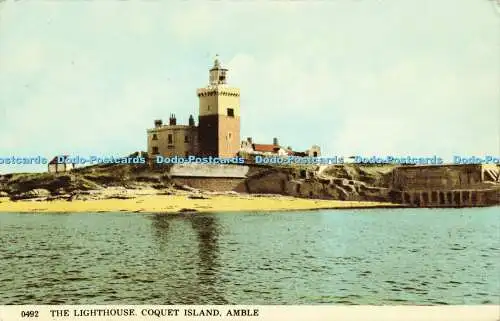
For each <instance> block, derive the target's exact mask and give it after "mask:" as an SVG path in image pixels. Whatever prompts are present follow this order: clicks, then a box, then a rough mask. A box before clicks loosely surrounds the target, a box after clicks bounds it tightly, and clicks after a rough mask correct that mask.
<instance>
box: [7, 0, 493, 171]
mask: <svg viewBox="0 0 500 321" xmlns="http://www.w3.org/2000/svg"><path fill="white" fill-rule="evenodd" d="M499 33H500V11H496V10H495V8H494V5H493V3H492V2H490V1H487V0H484V1H481V0H440V1H435V0H419V1H413V0H411V1H410V0H398V1H394V0H392V1H378V0H365V1H354V0H339V1H319V0H318V1H244V0H239V1H238V0H233V1H224V0H221V1H199V2H196V1H164V2H160V1H141V2H139V1H135V2H132V1H130V2H122V1H89V2H87V1H7V2H1V3H0V157H8V156H11V155H20V156H32V155H42V156H45V157H47V158H49V157H51V156H53V155H56V154H61V153H67V154H73V155H75V154H80V155H89V154H98V155H124V154H128V153H130V152H133V151H137V150H146V128H149V127H152V125H153V121H154V119H157V118H162V119H163V120H167V119H168V116H169V114H170V113H175V114H176V115H177V118H178V122H187V119H188V116H189V114H194V115H195V116H197V114H198V113H197V109H198V101H197V99H198V98H197V96H196V88H198V87H203V86H205V85H206V84H207V83H208V69H209V67H210V66H211V64H212V62H213V57H214V55H215V54H216V53H218V54H219V55H220V57H221V60H222V62H223V63H224V65H225V66H227V67H228V68H229V83H230V84H231V85H234V86H237V87H239V88H241V122H242V124H241V126H242V132H241V134H242V137H247V136H251V137H253V138H254V140H255V141H256V142H259V143H271V142H272V138H273V137H279V139H280V143H282V144H283V145H291V146H292V147H294V149H297V150H304V149H307V148H308V147H309V146H310V145H312V144H318V145H320V146H321V147H322V149H323V153H324V154H327V155H353V154H361V155H369V156H371V155H386V154H395V155H402V156H406V155H412V156H427V155H434V154H437V155H442V156H444V157H448V156H451V155H454V154H462V155H479V156H481V155H485V154H493V155H498V154H500V152H499V146H500V141H499V131H500V85H499V84H500V59H499V57H500V35H499ZM44 169H45V166H43V167H40V166H38V167H37V166H15V167H13V166H6V165H0V173H5V172H11V171H16V172H19V171H32V170H44Z"/></svg>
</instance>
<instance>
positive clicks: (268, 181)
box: [246, 165, 392, 201]
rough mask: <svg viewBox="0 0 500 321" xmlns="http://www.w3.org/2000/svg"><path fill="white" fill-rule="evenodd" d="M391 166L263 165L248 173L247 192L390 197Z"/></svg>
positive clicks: (367, 198) (372, 198) (343, 197)
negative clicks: (270, 166) (293, 166)
mask: <svg viewBox="0 0 500 321" xmlns="http://www.w3.org/2000/svg"><path fill="white" fill-rule="evenodd" d="M391 172H392V168H388V167H387V166H385V167H383V168H382V166H380V167H379V168H363V167H361V166H354V165H336V166H326V167H319V166H310V167H309V168H307V167H304V168H279V167H274V168H266V169H261V170H260V171H259V170H256V171H254V172H253V173H252V174H253V175H251V176H250V177H248V179H247V182H246V186H247V190H248V192H249V193H270V194H282V195H290V196H296V197H305V198H318V199H336V200H352V201H390V199H391V196H390V193H389V188H388V187H389V182H390V175H391Z"/></svg>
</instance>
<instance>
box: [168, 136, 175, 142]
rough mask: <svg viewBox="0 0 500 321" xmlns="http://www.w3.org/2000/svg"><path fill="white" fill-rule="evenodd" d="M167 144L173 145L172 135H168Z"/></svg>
mask: <svg viewBox="0 0 500 321" xmlns="http://www.w3.org/2000/svg"><path fill="white" fill-rule="evenodd" d="M168 143H169V144H173V143H174V139H173V136H172V134H168Z"/></svg>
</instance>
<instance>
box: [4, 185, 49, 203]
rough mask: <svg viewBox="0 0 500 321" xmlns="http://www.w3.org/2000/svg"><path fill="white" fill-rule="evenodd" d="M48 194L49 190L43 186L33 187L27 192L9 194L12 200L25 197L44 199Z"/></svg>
mask: <svg viewBox="0 0 500 321" xmlns="http://www.w3.org/2000/svg"><path fill="white" fill-rule="evenodd" d="M49 196H50V191H48V190H46V189H44V188H35V189H32V190H30V191H27V192H23V193H19V194H15V195H12V196H11V199H12V200H14V201H15V200H25V199H46V198H47V197H49Z"/></svg>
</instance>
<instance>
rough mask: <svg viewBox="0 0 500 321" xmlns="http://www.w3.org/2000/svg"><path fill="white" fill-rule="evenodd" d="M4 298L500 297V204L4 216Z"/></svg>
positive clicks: (388, 300) (422, 301) (374, 300)
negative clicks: (289, 210) (356, 208)
mask: <svg viewBox="0 0 500 321" xmlns="http://www.w3.org/2000/svg"><path fill="white" fill-rule="evenodd" d="M0 304H2V305H4V304H158V305H164V304H165V305H174V304H175V305H177V304H210V305H212V304H214V305H215V304H239V305H247V304H248V305H250V304H253V305H268V304H273V305H275V304H276V305H277V304H280V305H281V304H284V305H292V304H293V305H296V304H339V305H345V304H347V305H360V304H363V305H366V304H370V305H372V304H373V305H444V304H450V305H455V304H460V305H462V304H472V305H476V304H500V208H499V207H486V208H463V209H425V208H415V209H409V208H406V209H360V210H345V209H342V210H318V211H292V212H259V213H250V212H239V213H237V212H234V213H207V214H199V213H185V214H140V213H83V214H82V213H68V214H46V213H43V214H42V213H32V214H21V213H0Z"/></svg>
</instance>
